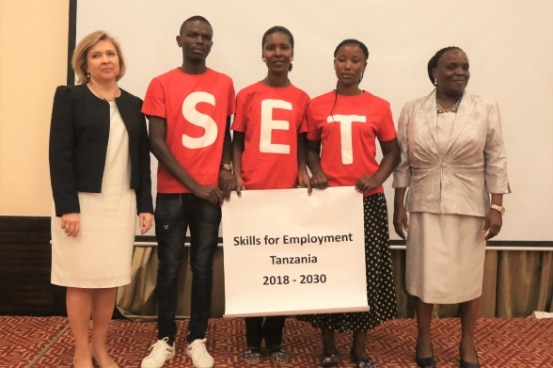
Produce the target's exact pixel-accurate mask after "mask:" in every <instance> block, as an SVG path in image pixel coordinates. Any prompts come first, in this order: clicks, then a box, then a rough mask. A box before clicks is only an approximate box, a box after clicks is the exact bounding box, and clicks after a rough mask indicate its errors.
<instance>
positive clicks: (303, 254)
mask: <svg viewBox="0 0 553 368" xmlns="http://www.w3.org/2000/svg"><path fill="white" fill-rule="evenodd" d="M223 246H224V265H225V316H254V315H261V316H268V315H290V314H305V313H328V312H332V313H334V312H354V311H366V310H368V309H369V308H368V305H367V285H366V273H365V246H364V233H363V198H362V195H361V194H360V193H357V192H356V191H355V190H354V189H353V187H333V188H327V189H325V190H313V192H312V194H311V195H308V194H307V190H306V189H275V190H247V191H243V192H242V196H241V197H240V198H239V197H237V196H236V193H233V195H232V197H231V200H230V201H228V202H225V204H224V205H223Z"/></svg>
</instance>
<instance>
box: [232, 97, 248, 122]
mask: <svg viewBox="0 0 553 368" xmlns="http://www.w3.org/2000/svg"><path fill="white" fill-rule="evenodd" d="M246 100H247V98H246V94H245V93H242V92H239V93H238V95H237V96H236V113H235V115H234V120H233V122H232V130H234V131H237V132H245V131H246V124H247V122H246V120H247V118H246V106H247V102H246Z"/></svg>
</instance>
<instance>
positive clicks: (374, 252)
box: [297, 193, 397, 332]
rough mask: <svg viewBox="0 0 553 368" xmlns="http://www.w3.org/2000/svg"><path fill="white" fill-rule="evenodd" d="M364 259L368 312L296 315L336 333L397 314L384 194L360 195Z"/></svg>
mask: <svg viewBox="0 0 553 368" xmlns="http://www.w3.org/2000/svg"><path fill="white" fill-rule="evenodd" d="M363 210H364V211H363V212H364V216H365V221H364V223H365V258H366V267H367V299H368V302H369V306H370V311H369V312H356V313H333V314H314V315H305V316H298V317H297V318H298V319H299V320H302V321H308V322H311V325H312V326H313V327H316V328H325V329H330V330H335V331H338V332H346V331H364V330H369V329H371V328H374V327H376V326H378V325H379V324H380V323H382V322H385V321H388V320H390V319H394V318H396V317H397V301H396V292H395V287H394V278H393V273H392V255H391V253H390V247H389V239H390V236H389V231H388V210H387V207H386V198H385V197H384V193H377V194H374V195H372V196H370V197H365V198H363Z"/></svg>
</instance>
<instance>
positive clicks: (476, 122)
mask: <svg viewBox="0 0 553 368" xmlns="http://www.w3.org/2000/svg"><path fill="white" fill-rule="evenodd" d="M437 124H440V125H439V126H438V125H437ZM449 128H451V130H449ZM449 131H451V133H450V134H449ZM398 140H399V145H400V148H401V163H400V165H399V166H398V168H397V169H396V171H395V172H394V181H393V186H394V187H396V188H408V191H407V211H409V212H410V216H409V232H408V234H407V257H406V266H407V269H406V274H405V275H406V288H407V291H408V292H409V294H411V295H415V296H417V297H419V298H420V299H421V300H423V301H424V302H426V303H441V304H449V303H461V302H465V301H468V300H473V299H475V298H478V297H479V296H480V295H481V294H482V279H483V271H484V257H485V249H486V241H485V239H484V233H483V231H482V229H483V223H484V216H486V214H487V213H488V211H489V194H488V193H509V192H510V190H509V183H508V180H507V168H506V158H505V147H504V145H503V138H502V134H501V120H500V116H499V108H498V106H497V104H495V103H492V102H489V101H487V100H484V99H483V98H480V97H478V96H474V95H471V94H469V93H465V94H464V96H463V98H462V100H461V104H460V106H459V109H458V111H457V113H456V114H455V113H445V114H440V117H439V118H438V114H437V112H436V92H435V91H432V93H430V94H429V95H428V96H426V97H423V98H420V99H417V100H414V101H411V102H408V103H407V104H406V105H405V107H404V108H403V110H402V112H401V116H400V118H399V128H398Z"/></svg>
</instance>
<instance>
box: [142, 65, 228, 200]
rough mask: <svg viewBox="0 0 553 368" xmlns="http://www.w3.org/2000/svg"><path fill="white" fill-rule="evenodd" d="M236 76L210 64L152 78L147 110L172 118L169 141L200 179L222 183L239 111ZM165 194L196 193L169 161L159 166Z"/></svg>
mask: <svg viewBox="0 0 553 368" xmlns="http://www.w3.org/2000/svg"><path fill="white" fill-rule="evenodd" d="M234 97H235V95H234V86H233V83H232V80H231V79H230V77H228V76H227V75H225V74H222V73H219V72H216V71H214V70H212V69H209V68H208V69H207V70H206V72H205V73H202V74H186V73H183V72H182V71H181V70H180V69H178V68H177V69H173V70H171V71H169V72H167V73H165V74H162V75H160V76H158V77H156V78H154V79H152V81H151V82H150V85H149V86H148V90H147V91H146V97H145V98H144V104H143V106H142V112H143V113H144V114H146V115H148V116H157V117H160V118H163V119H165V120H166V124H167V132H166V133H167V135H166V137H165V143H166V144H167V147H169V150H170V151H171V153H172V154H173V156H175V158H176V159H177V161H178V162H179V164H180V165H181V166H182V167H183V169H184V170H186V171H187V172H188V173H189V174H190V175H191V176H192V177H193V178H194V179H195V180H196V181H197V182H198V183H200V184H202V185H217V183H218V177H219V169H220V166H221V158H222V152H223V142H224V136H225V128H226V122H227V118H228V117H229V116H231V115H232V114H233V113H234V107H235V106H234V101H235V100H234ZM157 191H158V192H159V193H190V190H189V189H188V188H186V187H185V186H184V185H183V184H182V183H181V182H180V181H178V180H177V179H175V178H174V177H173V176H172V175H171V174H169V172H167V170H165V168H164V167H163V165H158V169H157Z"/></svg>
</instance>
